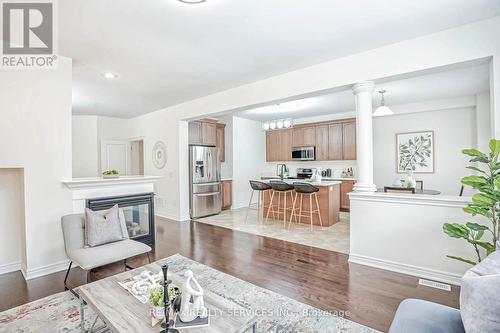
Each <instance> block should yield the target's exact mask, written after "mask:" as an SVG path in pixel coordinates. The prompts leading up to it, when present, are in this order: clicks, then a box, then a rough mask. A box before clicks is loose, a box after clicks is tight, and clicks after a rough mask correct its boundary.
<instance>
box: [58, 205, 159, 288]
mask: <svg viewBox="0 0 500 333" xmlns="http://www.w3.org/2000/svg"><path fill="white" fill-rule="evenodd" d="M61 224H62V230H63V236H64V246H65V249H66V254H67V256H68V257H69V258H70V260H71V262H70V263H69V267H68V270H67V271H66V276H65V277H64V288H65V289H66V290H70V291H71V292H72V293H73V294H75V296H77V297H78V295H77V294H76V293H75V292H74V291H73V289H71V288H69V287H68V285H67V280H68V276H69V272H70V269H71V266H72V264H73V262H74V263H76V264H77V265H79V266H80V267H81V268H82V269H84V270H86V271H87V282H89V275H90V272H91V270H92V269H94V268H97V267H100V266H104V265H107V264H111V263H114V262H117V261H121V260H123V261H124V264H125V268H127V267H128V268H131V267H129V266H128V265H127V258H131V257H134V256H137V255H140V254H144V253H147V254H148V260H149V262H151V259H150V257H149V252H151V247H149V246H148V245H146V244H144V243H141V242H137V241H134V240H131V239H124V240H121V241H118V242H113V243H108V244H104V245H100V246H95V247H85V245H84V234H85V215H84V214H71V215H66V216H63V217H62V219H61Z"/></svg>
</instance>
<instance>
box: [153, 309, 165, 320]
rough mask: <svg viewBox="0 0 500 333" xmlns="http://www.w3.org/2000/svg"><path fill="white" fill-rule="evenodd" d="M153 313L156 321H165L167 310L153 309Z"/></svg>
mask: <svg viewBox="0 0 500 333" xmlns="http://www.w3.org/2000/svg"><path fill="white" fill-rule="evenodd" d="M151 312H152V313H153V317H155V318H156V319H163V318H165V309H164V308H163V306H162V307H156V306H155V307H153V309H152V310H151Z"/></svg>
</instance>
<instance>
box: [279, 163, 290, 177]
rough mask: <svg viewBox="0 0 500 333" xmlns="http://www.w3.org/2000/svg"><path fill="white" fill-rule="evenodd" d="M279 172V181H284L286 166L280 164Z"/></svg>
mask: <svg viewBox="0 0 500 333" xmlns="http://www.w3.org/2000/svg"><path fill="white" fill-rule="evenodd" d="M279 170H280V171H279V176H280V179H281V181H283V179H285V172H288V167H287V166H286V164H280V168H279Z"/></svg>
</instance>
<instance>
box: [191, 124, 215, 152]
mask: <svg viewBox="0 0 500 333" xmlns="http://www.w3.org/2000/svg"><path fill="white" fill-rule="evenodd" d="M188 126H189V144H193V145H205V146H216V145H217V121H215V120H212V119H202V120H195V121H191V122H189V125H188Z"/></svg>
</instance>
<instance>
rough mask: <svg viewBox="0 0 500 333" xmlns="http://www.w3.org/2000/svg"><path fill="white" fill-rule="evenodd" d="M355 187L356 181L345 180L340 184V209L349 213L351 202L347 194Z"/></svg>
mask: <svg viewBox="0 0 500 333" xmlns="http://www.w3.org/2000/svg"><path fill="white" fill-rule="evenodd" d="M353 187H354V181H352V180H343V181H342V184H340V209H342V210H347V211H349V210H350V209H351V202H350V200H349V196H348V195H347V194H348V193H349V192H352V188H353Z"/></svg>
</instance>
